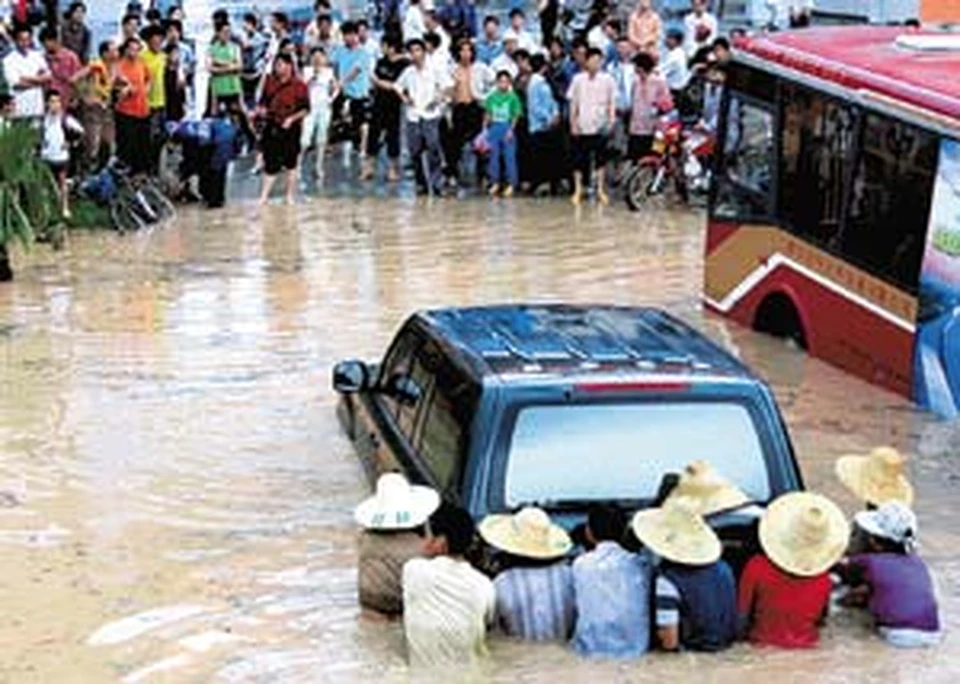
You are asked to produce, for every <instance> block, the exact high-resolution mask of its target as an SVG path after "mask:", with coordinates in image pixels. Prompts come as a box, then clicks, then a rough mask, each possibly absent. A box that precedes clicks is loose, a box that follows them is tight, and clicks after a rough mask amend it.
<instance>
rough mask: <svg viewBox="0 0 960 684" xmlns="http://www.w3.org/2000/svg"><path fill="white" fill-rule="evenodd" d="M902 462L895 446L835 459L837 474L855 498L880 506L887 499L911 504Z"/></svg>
mask: <svg viewBox="0 0 960 684" xmlns="http://www.w3.org/2000/svg"><path fill="white" fill-rule="evenodd" d="M904 465H905V461H904V458H903V456H901V455H900V452H898V451H897V450H896V449H894V448H892V447H878V448H876V449H874V450H873V451H871V452H870V453H869V454H867V455H865V456H864V455H851V456H842V457H840V458H839V459H837V465H836V472H837V477H839V478H840V482H842V483H843V484H844V486H845V487H846V488H847V489H849V490H850V491H851V492H853V493H854V494H855V495H856V496H857V498H859V499H863V500H864V501H866V502H868V503H871V504H873V505H875V506H882V505H883V504H885V503H887V502H888V501H899V502H900V503H902V504H905V505H907V506H911V505H912V504H913V486H911V484H910V481H909V480H907V478H906V476H905V475H904V474H903V471H904Z"/></svg>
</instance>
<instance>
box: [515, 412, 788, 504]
mask: <svg viewBox="0 0 960 684" xmlns="http://www.w3.org/2000/svg"><path fill="white" fill-rule="evenodd" d="M698 459H702V460H705V461H708V462H710V463H711V464H712V465H713V466H714V467H715V468H716V469H717V470H718V472H720V473H721V474H722V475H723V476H724V477H726V478H727V479H728V480H730V481H732V482H733V483H735V484H736V485H738V486H739V487H740V488H741V489H742V490H743V491H745V492H746V493H747V495H748V496H750V498H751V499H753V500H755V501H766V500H768V499H769V498H770V483H769V478H768V476H767V466H766V461H765V459H764V454H763V447H762V445H761V442H760V439H759V436H758V435H757V429H756V424H755V423H754V420H753V417H752V416H751V413H750V411H749V410H748V408H747V407H746V406H745V405H744V404H741V403H738V402H734V401H724V402H704V401H689V402H669V403H662V402H658V403H650V402H646V403H617V404H610V403H604V404H577V405H570V404H564V405H550V406H527V407H524V408H521V409H520V410H519V412H518V413H517V417H516V421H515V424H514V429H513V435H512V438H511V441H510V451H509V455H508V458H507V466H506V477H505V492H504V498H505V502H506V504H507V505H508V506H511V507H513V506H518V505H520V504H525V503H541V504H544V503H547V502H552V503H563V502H578V501H596V500H600V501H609V500H624V499H629V500H637V499H640V500H650V499H653V498H654V497H655V496H656V493H657V490H658V489H659V487H660V481H661V478H662V477H663V475H664V474H665V473H668V472H675V473H679V472H680V471H682V470H683V468H684V466H685V465H687V464H688V463H690V462H691V461H695V460H698Z"/></svg>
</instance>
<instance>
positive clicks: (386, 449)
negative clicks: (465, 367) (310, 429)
mask: <svg viewBox="0 0 960 684" xmlns="http://www.w3.org/2000/svg"><path fill="white" fill-rule="evenodd" d="M422 344H423V337H422V335H421V334H420V332H419V331H418V330H417V329H416V327H415V326H414V325H413V324H412V323H407V324H406V325H405V326H404V327H403V328H402V329H401V331H400V332H399V333H398V334H397V336H396V337H395V338H394V341H393V343H392V344H391V345H390V349H389V350H388V351H387V355H386V356H385V357H384V360H383V363H382V364H381V365H380V372H379V376H378V378H377V386H378V387H383V386H385V385H386V384H387V382H388V381H389V379H390V378H392V377H395V376H397V377H406V376H408V375H409V374H410V370H411V367H412V365H413V360H414V355H415V354H416V352H417V350H418V349H419V347H420V346H421V345H422ZM359 399H360V403H361V410H360V411H358V418H359V422H358V424H357V427H356V430H355V434H354V444H355V445H356V449H357V453H358V455H359V456H360V459H361V461H362V462H363V464H364V467H365V469H366V471H367V475H368V476H369V477H370V479H371V480H372V481H376V479H377V478H378V477H379V476H380V475H382V474H383V473H386V472H403V473H406V474H408V475H409V470H410V461H411V459H410V457H409V454H407V453H405V452H407V451H408V450H409V444H408V442H407V440H406V439H404V438H403V437H402V435H401V433H400V430H399V426H398V415H399V413H400V409H401V403H400V402H399V401H398V400H397V399H396V398H394V397H392V396H389V395H387V394H384V393H382V392H379V391H373V392H365V393H364V394H363V395H361V396H360V398H359Z"/></svg>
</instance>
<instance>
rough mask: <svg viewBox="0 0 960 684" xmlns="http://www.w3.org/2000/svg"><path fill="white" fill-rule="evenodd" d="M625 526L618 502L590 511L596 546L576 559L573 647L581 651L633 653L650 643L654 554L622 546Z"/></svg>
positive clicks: (590, 529) (590, 532) (615, 654)
mask: <svg viewBox="0 0 960 684" xmlns="http://www.w3.org/2000/svg"><path fill="white" fill-rule="evenodd" d="M625 527H626V516H625V515H624V513H623V511H622V510H620V509H619V508H617V507H615V506H595V507H593V508H592V509H591V510H590V512H589V513H588V515H587V526H586V539H587V542H588V543H589V544H590V545H592V546H593V550H592V551H588V552H587V553H585V554H583V555H582V556H580V557H579V558H577V559H576V560H575V561H574V562H573V591H574V599H575V601H576V611H577V623H576V626H575V627H574V633H573V648H574V649H575V650H576V651H577V652H578V653H581V654H583V655H588V656H604V657H612V658H635V657H639V656H641V655H643V654H644V653H646V652H647V650H648V649H649V648H650V585H651V576H652V567H653V559H652V558H651V557H650V554H649V553H647V552H646V551H641V552H640V553H631V552H630V551H627V550H626V549H625V548H624V547H623V546H621V544H620V540H621V539H622V538H623V535H624V531H625Z"/></svg>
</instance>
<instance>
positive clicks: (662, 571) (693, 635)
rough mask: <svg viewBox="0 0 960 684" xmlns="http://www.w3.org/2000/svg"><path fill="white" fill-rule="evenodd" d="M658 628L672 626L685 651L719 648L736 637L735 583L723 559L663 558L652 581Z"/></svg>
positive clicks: (725, 646) (727, 645)
mask: <svg viewBox="0 0 960 684" xmlns="http://www.w3.org/2000/svg"><path fill="white" fill-rule="evenodd" d="M654 591H655V600H654V603H655V605H656V613H657V615H656V623H657V628H658V630H661V629H663V628H665V627H666V628H670V627H676V628H677V630H678V634H679V646H680V647H681V648H682V649H683V650H685V651H721V650H723V649H725V648H727V647H729V646H730V645H731V644H732V643H733V642H734V640H735V639H736V637H737V619H738V618H737V585H736V581H735V580H734V578H733V571H732V570H731V569H730V566H729V565H727V564H726V563H725V562H724V561H722V560H721V561H717V562H716V563H711V564H710V565H705V566H692V565H681V564H678V563H670V562H663V563H662V564H661V565H660V567H659V568H658V570H657V579H656V583H655V589H654Z"/></svg>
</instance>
